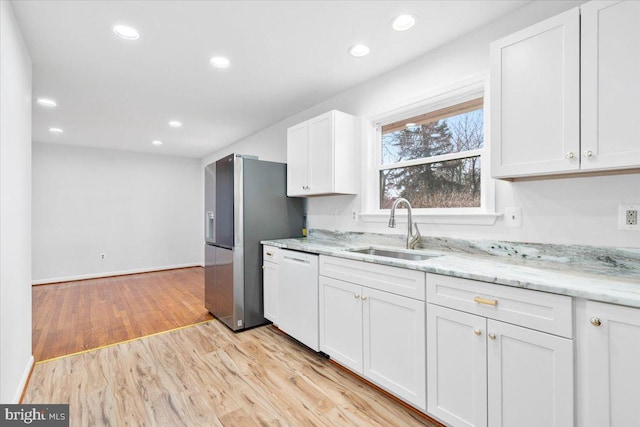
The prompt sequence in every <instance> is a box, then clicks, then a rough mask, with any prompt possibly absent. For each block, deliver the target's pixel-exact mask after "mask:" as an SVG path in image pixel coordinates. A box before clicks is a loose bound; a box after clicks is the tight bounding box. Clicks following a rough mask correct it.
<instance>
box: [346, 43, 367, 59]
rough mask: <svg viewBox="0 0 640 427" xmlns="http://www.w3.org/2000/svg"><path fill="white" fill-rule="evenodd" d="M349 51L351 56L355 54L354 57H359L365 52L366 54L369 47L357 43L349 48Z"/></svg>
mask: <svg viewBox="0 0 640 427" xmlns="http://www.w3.org/2000/svg"><path fill="white" fill-rule="evenodd" d="M349 53H350V54H351V56H355V57H356V58H359V57H361V56H365V55H366V54H368V53H369V48H368V47H367V46H366V45H363V44H357V45H354V46H351V47H350V48H349Z"/></svg>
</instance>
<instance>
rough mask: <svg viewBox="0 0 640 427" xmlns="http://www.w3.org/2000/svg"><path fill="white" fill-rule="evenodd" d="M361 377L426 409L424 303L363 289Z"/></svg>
mask: <svg viewBox="0 0 640 427" xmlns="http://www.w3.org/2000/svg"><path fill="white" fill-rule="evenodd" d="M362 296H363V298H364V301H363V316H364V322H363V325H362V327H363V335H364V339H363V344H364V376H365V378H368V379H369V380H371V381H372V382H374V383H376V384H378V385H379V386H381V387H383V388H385V389H387V390H389V391H390V392H392V393H394V394H395V395H397V396H398V397H400V398H401V399H404V400H406V401H407V402H410V403H412V404H414V405H415V406H416V407H418V408H420V409H422V410H426V409H427V405H426V391H427V390H426V375H425V374H426V372H425V371H426V354H425V340H426V331H425V303H424V301H418V300H414V299H411V298H407V297H402V296H399V295H394V294H391V293H388V292H382V291H377V290H375V289H368V288H364V289H363V291H362Z"/></svg>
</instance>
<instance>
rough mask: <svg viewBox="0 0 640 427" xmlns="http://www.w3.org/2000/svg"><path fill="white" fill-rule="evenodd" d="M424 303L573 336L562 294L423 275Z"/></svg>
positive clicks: (569, 306)
mask: <svg viewBox="0 0 640 427" xmlns="http://www.w3.org/2000/svg"><path fill="white" fill-rule="evenodd" d="M427 301H428V302H430V303H433V304H438V305H441V306H444V307H449V308H454V309H457V310H462V311H466V312H467V313H473V314H477V315H480V316H484V317H487V318H490V319H496V320H502V321H504V322H507V323H512V324H515V325H520V326H524V327H526V328H531V329H536V330H539V331H543V332H548V333H551V334H554V335H559V336H563V337H566V338H571V337H572V336H573V320H572V318H573V307H572V300H571V297H568V296H564V295H555V294H549V293H546V292H538V291H531V290H528V289H520V288H512V287H508V286H502V285H495V284H491V283H485V282H478V281H475V280H468V279H460V278H457V277H449V276H441V275H438V274H427ZM494 303H495V304H494ZM492 304H493V305H492Z"/></svg>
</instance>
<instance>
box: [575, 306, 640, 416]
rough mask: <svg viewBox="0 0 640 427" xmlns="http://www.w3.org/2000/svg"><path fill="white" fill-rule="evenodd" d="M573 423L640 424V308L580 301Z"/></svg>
mask: <svg viewBox="0 0 640 427" xmlns="http://www.w3.org/2000/svg"><path fill="white" fill-rule="evenodd" d="M578 304H579V306H578V307H577V309H576V313H577V324H576V326H577V327H576V333H577V334H578V340H579V341H578V342H579V346H578V378H577V380H578V383H577V388H578V390H579V392H580V395H579V399H578V408H579V416H578V424H579V425H580V426H581V427H582V426H584V427H638V426H640V309H637V308H631V307H623V306H619V305H614V304H605V303H600V302H594V301H584V300H583V301H580V302H579V303H578Z"/></svg>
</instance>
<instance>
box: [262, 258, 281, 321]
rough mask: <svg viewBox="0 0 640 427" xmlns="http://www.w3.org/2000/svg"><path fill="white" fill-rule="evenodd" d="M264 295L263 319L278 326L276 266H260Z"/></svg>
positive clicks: (267, 263) (265, 264)
mask: <svg viewBox="0 0 640 427" xmlns="http://www.w3.org/2000/svg"><path fill="white" fill-rule="evenodd" d="M262 267H263V268H262V285H263V294H264V317H265V319H268V320H271V321H272V322H273V323H275V324H276V325H277V324H278V264H276V263H274V262H264V263H263V265H262Z"/></svg>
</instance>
